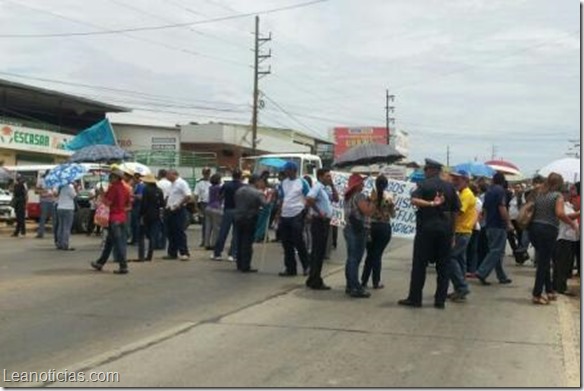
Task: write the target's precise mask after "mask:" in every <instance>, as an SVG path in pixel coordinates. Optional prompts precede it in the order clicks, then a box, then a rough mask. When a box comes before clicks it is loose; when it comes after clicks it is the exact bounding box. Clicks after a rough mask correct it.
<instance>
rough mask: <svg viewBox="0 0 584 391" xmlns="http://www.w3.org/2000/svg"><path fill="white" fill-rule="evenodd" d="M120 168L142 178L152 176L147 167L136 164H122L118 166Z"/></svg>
mask: <svg viewBox="0 0 584 391" xmlns="http://www.w3.org/2000/svg"><path fill="white" fill-rule="evenodd" d="M120 168H121V169H122V170H123V169H129V170H130V171H132V172H134V173H136V174H140V175H142V176H144V175H149V174H152V171H150V168H148V166H146V165H144V164H142V163H138V162H124V163H122V164H120Z"/></svg>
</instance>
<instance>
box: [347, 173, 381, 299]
mask: <svg viewBox="0 0 584 391" xmlns="http://www.w3.org/2000/svg"><path fill="white" fill-rule="evenodd" d="M362 191H363V178H362V177H361V175H359V174H357V173H354V174H351V176H350V177H349V183H348V185H347V189H346V191H345V203H344V209H345V228H344V229H343V234H344V236H345V242H346V245H347V261H346V263H345V278H346V282H347V286H346V288H345V293H346V294H348V295H349V296H351V297H354V298H368V297H369V296H371V294H370V293H369V292H367V291H366V290H365V289H364V288H363V286H362V285H361V283H360V282H359V264H360V263H361V260H362V259H363V255H364V254H365V247H366V244H367V233H366V229H365V219H366V218H367V217H369V216H371V214H372V213H373V208H374V207H373V205H371V201H370V200H369V198H367V196H365V195H364V194H363V193H362Z"/></svg>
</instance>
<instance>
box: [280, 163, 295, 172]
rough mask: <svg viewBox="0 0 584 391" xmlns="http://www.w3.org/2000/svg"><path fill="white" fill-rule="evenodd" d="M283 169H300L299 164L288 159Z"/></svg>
mask: <svg viewBox="0 0 584 391" xmlns="http://www.w3.org/2000/svg"><path fill="white" fill-rule="evenodd" d="M282 171H298V165H297V164H296V163H294V162H293V161H287V162H286V164H284V166H283V167H282Z"/></svg>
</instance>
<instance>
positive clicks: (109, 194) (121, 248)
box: [91, 168, 132, 274]
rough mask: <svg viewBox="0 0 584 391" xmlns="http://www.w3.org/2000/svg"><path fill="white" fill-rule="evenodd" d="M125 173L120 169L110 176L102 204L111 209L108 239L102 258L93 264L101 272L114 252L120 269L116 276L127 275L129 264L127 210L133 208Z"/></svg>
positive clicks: (113, 170) (113, 171)
mask: <svg viewBox="0 0 584 391" xmlns="http://www.w3.org/2000/svg"><path fill="white" fill-rule="evenodd" d="M123 176H124V173H123V172H122V171H121V170H120V169H119V168H114V169H112V171H111V174H110V176H109V182H110V184H109V186H108V189H107V191H106V192H105V194H104V195H103V196H102V202H103V203H104V204H105V205H107V206H108V207H109V210H110V214H109V225H108V229H107V237H106V240H105V244H104V246H103V250H102V252H101V255H100V257H99V258H98V259H97V261H95V262H91V267H93V268H94V269H95V270H98V271H101V270H102V269H103V266H104V265H105V263H106V262H107V261H108V259H109V257H110V254H111V253H112V251H113V254H114V261H115V262H116V263H118V265H119V268H118V269H117V270H114V273H115V274H127V273H128V262H127V258H126V249H127V236H126V222H127V210H128V209H129V208H130V207H131V201H130V200H131V194H132V193H131V189H129V188H128V187H127V186H126V184H124V182H123V180H122V178H123Z"/></svg>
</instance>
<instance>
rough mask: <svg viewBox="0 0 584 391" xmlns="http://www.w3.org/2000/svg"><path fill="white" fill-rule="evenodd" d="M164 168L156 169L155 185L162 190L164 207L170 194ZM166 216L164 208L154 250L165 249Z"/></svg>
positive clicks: (166, 234) (169, 185) (170, 184)
mask: <svg viewBox="0 0 584 391" xmlns="http://www.w3.org/2000/svg"><path fill="white" fill-rule="evenodd" d="M166 174H167V172H166V170H164V169H162V170H158V182H157V183H156V185H157V186H158V188H159V189H160V190H162V194H163V196H164V206H165V207H166V202H167V200H168V196H169V194H170V188H171V186H172V183H170V181H169V180H168V179H167V178H166ZM167 220H168V216H167V215H166V209H165V210H164V211H163V212H162V216H161V219H160V223H159V225H160V231H159V232H160V233H159V237H158V241H157V245H156V250H164V249H166V238H167V236H168V221H167Z"/></svg>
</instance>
